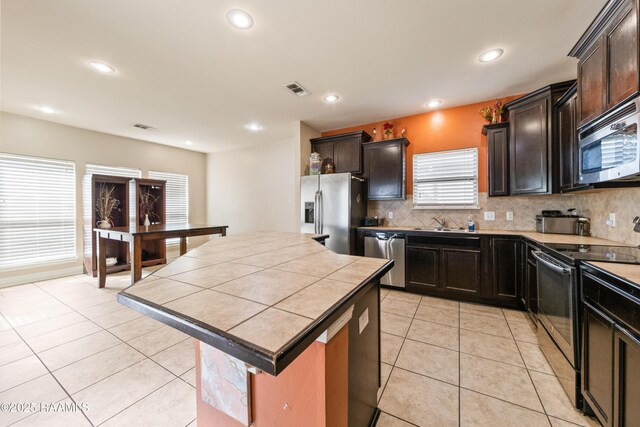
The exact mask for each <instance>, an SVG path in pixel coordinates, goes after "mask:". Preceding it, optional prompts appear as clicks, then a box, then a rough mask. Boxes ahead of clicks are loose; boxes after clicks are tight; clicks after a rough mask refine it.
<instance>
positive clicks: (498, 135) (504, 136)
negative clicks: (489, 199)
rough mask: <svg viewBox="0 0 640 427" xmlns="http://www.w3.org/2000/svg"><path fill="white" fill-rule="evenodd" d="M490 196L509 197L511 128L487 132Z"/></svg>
mask: <svg viewBox="0 0 640 427" xmlns="http://www.w3.org/2000/svg"><path fill="white" fill-rule="evenodd" d="M487 148H488V156H489V158H488V163H489V196H508V195H509V128H508V127H506V126H505V127H503V128H500V129H491V130H489V131H487Z"/></svg>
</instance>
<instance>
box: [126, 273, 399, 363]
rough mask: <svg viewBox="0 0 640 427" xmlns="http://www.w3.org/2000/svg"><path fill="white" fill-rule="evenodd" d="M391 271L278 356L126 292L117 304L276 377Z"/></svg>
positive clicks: (328, 314) (378, 276)
mask: <svg viewBox="0 0 640 427" xmlns="http://www.w3.org/2000/svg"><path fill="white" fill-rule="evenodd" d="M392 267H393V260H389V261H388V262H387V263H385V264H384V265H383V266H382V267H380V268H379V269H378V270H376V271H375V272H374V273H373V274H372V275H370V276H369V277H368V278H366V279H365V280H363V281H362V283H361V284H360V285H358V286H356V287H354V288H353V289H352V291H351V292H349V293H348V294H347V295H345V296H344V297H343V298H342V299H340V300H339V301H337V302H336V303H335V304H334V305H332V306H331V307H330V308H329V309H327V310H326V311H325V312H324V313H323V314H322V315H321V316H320V317H319V318H317V319H316V320H314V321H313V322H312V323H310V324H309V325H308V326H307V327H306V328H305V329H304V330H303V331H301V332H300V333H299V334H298V335H297V336H295V337H294V338H293V339H292V340H291V341H289V342H287V343H286V344H284V345H283V346H282V347H281V348H280V349H279V350H278V351H277V352H276V353H274V352H272V351H269V350H267V349H264V348H262V347H260V346H258V345H256V344H253V343H251V342H248V341H246V340H243V339H241V338H238V337H236V336H234V335H232V334H229V333H228V332H226V331H223V330H220V329H218V328H215V327H213V326H211V325H209V324H207V323H204V322H200V321H198V320H197V319H193V318H191V317H188V316H185V315H182V314H180V313H178V312H175V311H173V310H171V309H169V308H166V307H163V306H161V305H158V304H155V303H152V302H149V301H146V300H144V299H142V298H139V297H136V296H135V295H131V294H129V293H127V292H126V289H125V290H124V291H122V292H119V293H118V295H117V300H118V302H119V303H120V304H123V305H125V306H127V307H129V308H131V309H133V310H136V311H138V312H140V313H142V314H144V315H145V316H148V317H151V318H153V319H155V320H158V321H160V322H162V323H164V324H166V325H168V326H171V327H172V328H174V329H177V330H179V331H181V332H183V333H185V334H187V335H189V336H192V337H193V338H196V339H197V340H199V341H202V342H203V343H205V344H208V345H211V346H212V347H215V348H217V349H219V350H220V351H222V352H224V353H227V354H229V355H231V356H233V357H236V358H238V359H240V360H242V361H243V362H245V363H247V364H249V365H251V366H255V367H256V368H258V369H260V370H262V371H264V372H267V373H269V374H271V375H274V376H275V375H278V374H279V373H280V372H282V371H283V370H284V369H285V368H286V367H287V366H289V364H291V363H292V362H293V361H294V360H295V359H296V358H297V357H298V356H299V355H300V354H301V353H302V352H303V351H304V350H306V349H307V347H309V345H311V344H312V343H313V341H315V340H316V339H317V338H318V337H319V336H320V335H321V334H322V333H323V332H324V331H325V330H327V329H328V328H329V326H331V325H332V324H333V323H334V322H335V321H336V320H337V319H338V318H339V317H340V316H342V314H343V313H344V312H345V311H346V310H347V309H348V308H349V306H350V305H351V304H352V303H355V302H356V301H358V300H359V299H360V298H361V297H362V296H363V295H364V294H365V293H366V291H368V289H369V288H370V287H371V286H373V285H374V284H375V283H377V282H379V281H380V279H381V278H382V276H384V275H385V274H386V273H387V272H388V271H389V270H391V268H392Z"/></svg>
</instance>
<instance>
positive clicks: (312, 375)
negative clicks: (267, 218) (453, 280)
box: [118, 232, 393, 427]
mask: <svg viewBox="0 0 640 427" xmlns="http://www.w3.org/2000/svg"><path fill="white" fill-rule="evenodd" d="M324 237H326V236H324ZM322 238H323V236H314V235H310V234H298V233H276V232H257V233H251V234H245V235H239V236H231V237H223V238H217V239H212V240H210V241H209V242H207V243H205V244H204V245H202V246H200V247H199V248H196V249H194V250H192V251H190V252H188V253H187V254H185V255H184V256H181V257H180V258H178V259H177V260H175V261H174V262H172V263H171V264H169V265H167V266H166V267H163V268H161V269H159V270H158V271H156V272H155V273H153V274H152V275H150V276H148V277H146V278H145V279H143V280H141V281H140V282H138V283H136V284H135V285H132V286H130V287H129V288H127V289H125V290H124V291H122V292H121V293H120V294H119V295H118V301H119V302H120V303H121V304H124V305H126V306H128V307H130V308H132V309H134V310H137V311H139V312H141V313H143V314H145V315H147V316H149V317H152V318H154V319H156V320H159V321H161V322H163V323H165V324H167V325H169V326H171V327H174V328H176V329H178V330H180V331H182V332H184V333H186V334H188V335H191V336H193V337H194V338H196V340H197V341H196V344H195V347H196V354H195V357H196V382H197V396H198V397H197V398H198V405H197V406H198V425H215V426H229V427H237V426H249V425H252V426H256V427H260V426H271V425H279V426H300V425H305V426H356V427H357V426H367V425H369V424H370V423H371V421H372V419H374V418H375V417H376V416H377V408H376V406H377V403H376V402H377V401H376V392H377V389H378V386H379V381H380V316H379V300H380V298H379V281H380V278H381V277H382V276H383V275H384V274H386V272H387V271H388V270H389V269H390V268H391V267H392V266H393V261H388V260H383V259H371V258H362V257H354V256H348V255H339V254H335V253H333V252H331V251H330V250H328V249H327V248H326V247H325V246H324V245H322V243H321V242H319V241H315V240H322ZM314 239H315V240H314Z"/></svg>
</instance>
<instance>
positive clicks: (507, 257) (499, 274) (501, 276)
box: [490, 237, 522, 299]
mask: <svg viewBox="0 0 640 427" xmlns="http://www.w3.org/2000/svg"><path fill="white" fill-rule="evenodd" d="M521 245H522V243H521V241H520V239H519V238H501V237H500V238H498V237H493V238H491V252H490V254H491V260H490V261H491V267H492V271H491V277H492V279H493V280H492V283H493V294H494V296H495V297H496V298H507V299H516V298H517V296H518V283H519V282H520V264H521V261H520V256H521V253H520V252H521V251H520V246H521Z"/></svg>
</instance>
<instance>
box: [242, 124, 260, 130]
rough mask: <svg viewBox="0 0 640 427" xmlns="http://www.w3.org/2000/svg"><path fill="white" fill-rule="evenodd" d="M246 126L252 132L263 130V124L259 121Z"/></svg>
mask: <svg viewBox="0 0 640 427" xmlns="http://www.w3.org/2000/svg"><path fill="white" fill-rule="evenodd" d="M245 127H246V128H247V129H249V130H250V131H251V132H257V131H259V130H262V126H260V125H259V124H258V123H249V124H248V125H247V126H245Z"/></svg>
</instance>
